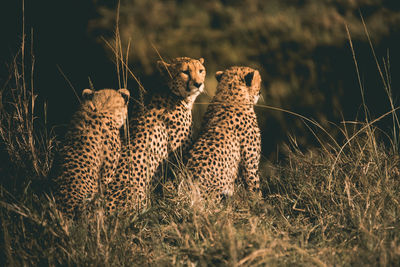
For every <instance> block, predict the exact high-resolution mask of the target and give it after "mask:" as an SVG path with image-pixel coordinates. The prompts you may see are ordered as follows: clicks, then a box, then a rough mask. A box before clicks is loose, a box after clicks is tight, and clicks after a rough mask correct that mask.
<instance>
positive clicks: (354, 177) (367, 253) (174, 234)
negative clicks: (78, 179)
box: [0, 44, 400, 266]
mask: <svg viewBox="0 0 400 267" xmlns="http://www.w3.org/2000/svg"><path fill="white" fill-rule="evenodd" d="M24 46H25V45H24V44H23V45H22V48H21V51H20V54H18V55H17V56H16V57H15V61H14V62H13V64H12V68H11V70H12V72H11V75H10V81H9V83H8V84H6V85H5V87H4V88H2V91H1V94H0V96H1V100H2V101H1V102H0V109H1V110H0V111H1V113H0V116H1V118H0V119H1V121H0V137H1V142H0V151H1V156H2V164H1V167H0V177H1V186H0V222H1V227H0V240H1V241H0V262H3V263H6V265H7V266H23V265H28V266H29V265H32V266H46V265H50V266H54V265H72V266H82V265H84V266H88V265H90V266H92V265H93V266H146V265H151V266H170V265H172V266H207V265H216V266H260V265H261V266H262V265H267V266H293V265H294V266H332V265H339V266H342V265H345V266H348V265H355V266H367V265H372V266H377V265H379V266H393V265H398V264H399V262H400V231H399V229H400V220H399V218H400V157H399V140H398V137H399V133H398V130H399V126H400V125H399V120H398V117H397V116H396V111H398V108H397V107H396V106H395V105H394V104H392V109H391V110H389V111H388V112H387V113H386V114H382V117H378V118H377V119H374V120H372V119H367V120H365V121H353V122H343V123H342V124H340V125H339V126H337V128H338V130H339V131H341V132H342V135H343V136H344V137H345V138H344V141H343V142H341V143H338V141H336V140H335V139H334V138H330V137H329V132H324V129H323V128H322V129H319V130H318V131H317V130H315V129H316V128H317V129H318V127H319V124H318V123H316V122H314V121H313V120H311V119H308V118H299V119H302V120H303V121H304V123H306V124H307V125H309V127H310V135H313V136H314V137H315V138H316V139H317V140H321V142H320V147H319V148H316V149H312V150H309V151H304V150H301V149H299V148H298V147H297V143H296V138H295V137H293V138H292V142H291V143H290V144H288V145H287V146H286V147H285V149H286V150H287V153H288V156H287V158H285V159H281V160H280V161H279V162H278V163H270V162H264V163H263V164H262V166H260V172H261V178H262V191H263V197H262V198H257V197H254V196H252V195H250V194H248V193H247V192H246V191H245V190H244V188H243V187H242V186H241V185H240V183H239V184H238V186H237V188H236V189H237V190H236V194H235V195H234V196H233V197H232V198H231V199H227V200H226V201H225V202H224V203H222V204H220V205H216V204H214V203H206V206H205V207H204V206H203V205H201V204H200V203H199V202H198V201H197V200H196V199H195V198H194V197H193V196H192V194H191V192H190V188H188V187H187V186H186V183H185V179H186V178H185V177H183V176H180V175H176V176H175V175H173V173H174V172H171V176H173V177H172V178H173V179H170V180H168V182H166V184H164V185H163V186H162V187H161V189H160V190H158V191H157V192H154V194H153V195H152V196H151V201H152V205H151V207H150V208H148V209H146V210H143V211H142V212H140V213H137V214H130V215H129V216H120V217H119V216H111V217H105V216H104V209H103V206H104V203H102V200H101V199H98V200H97V201H95V203H93V204H92V205H90V207H89V209H90V212H88V214H87V216H83V217H82V218H81V219H79V220H78V221H75V222H73V221H70V220H67V219H65V218H64V217H63V216H62V215H61V214H60V213H59V212H58V211H57V210H56V209H55V206H54V201H53V200H52V198H51V197H49V191H48V189H47V187H48V180H47V177H46V176H47V174H48V172H49V169H50V168H51V165H52V158H53V155H54V153H55V151H57V147H58V142H59V137H56V136H54V135H53V134H52V132H51V131H49V130H48V129H49V128H50V127H49V126H48V125H47V123H46V117H44V118H36V117H35V108H37V107H35V98H36V96H35V94H34V83H33V80H31V77H33V76H32V73H31V72H32V71H33V70H34V61H32V60H31V62H30V63H29V65H25V62H27V61H28V60H27V58H26V55H25V54H24V51H25V50H26V49H25V47H24ZM382 77H383V78H384V77H385V75H382ZM385 81H388V80H387V79H385V78H384V79H383V83H384V86H383V87H384V88H385V89H386V90H387V92H388V97H389V98H388V99H389V101H390V102H392V99H391V97H390V95H391V94H390V83H386V82H385ZM361 91H362V87H361ZM40 108H41V107H40ZM44 108H45V107H44ZM259 110H261V111H262V112H269V110H268V109H266V108H265V106H260V107H259ZM282 112H283V111H282ZM364 112H365V113H366V114H368V110H367V107H365V106H364ZM366 117H367V118H368V115H366ZM386 117H391V118H392V119H393V127H392V129H391V132H389V133H385V132H384V131H382V130H380V129H378V128H376V127H375V126H374V124H375V123H376V122H378V121H379V120H380V119H382V118H386ZM322 136H325V137H324V138H322ZM322 140H327V141H322ZM263 142H268V140H263Z"/></svg>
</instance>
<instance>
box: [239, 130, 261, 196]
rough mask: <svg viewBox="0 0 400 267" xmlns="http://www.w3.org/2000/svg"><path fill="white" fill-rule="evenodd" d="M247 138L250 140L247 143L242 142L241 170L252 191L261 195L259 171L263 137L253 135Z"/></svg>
mask: <svg viewBox="0 0 400 267" xmlns="http://www.w3.org/2000/svg"><path fill="white" fill-rule="evenodd" d="M246 139H248V140H247V142H245V144H242V153H241V154H242V155H241V158H242V160H241V172H242V176H243V180H244V181H245V183H246V185H247V188H248V190H249V191H250V192H255V193H257V194H259V195H261V191H260V177H259V173H258V166H259V163H260V157H261V140H260V139H261V138H260V137H259V136H253V137H250V138H246Z"/></svg>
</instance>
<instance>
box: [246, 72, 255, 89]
mask: <svg viewBox="0 0 400 267" xmlns="http://www.w3.org/2000/svg"><path fill="white" fill-rule="evenodd" d="M254 73H255V71H252V72H249V73H247V74H246V76H244V81H245V82H246V86H248V87H250V86H251V85H252V84H253V78H254Z"/></svg>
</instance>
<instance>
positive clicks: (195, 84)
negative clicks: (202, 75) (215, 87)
mask: <svg viewBox="0 0 400 267" xmlns="http://www.w3.org/2000/svg"><path fill="white" fill-rule="evenodd" d="M193 85H194V86H195V87H197V88H199V87H200V86H201V83H196V82H195V83H193Z"/></svg>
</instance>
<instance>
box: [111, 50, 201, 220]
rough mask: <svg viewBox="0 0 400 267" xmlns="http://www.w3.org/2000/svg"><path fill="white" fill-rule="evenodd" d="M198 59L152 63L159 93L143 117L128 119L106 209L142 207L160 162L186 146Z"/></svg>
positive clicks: (198, 86)
mask: <svg viewBox="0 0 400 267" xmlns="http://www.w3.org/2000/svg"><path fill="white" fill-rule="evenodd" d="M203 63H204V59H203V58H200V59H198V60H196V59H191V58H188V57H179V58H176V59H174V60H173V61H172V62H171V63H170V64H167V63H165V62H161V61H159V62H158V68H159V70H160V71H161V73H162V74H163V76H164V77H165V78H166V82H167V88H166V89H165V94H163V95H160V94H158V95H156V96H154V97H153V99H152V101H151V102H150V104H149V105H148V106H147V107H146V110H145V111H144V113H143V114H142V115H141V116H139V117H137V118H134V119H131V121H130V135H131V136H130V138H129V140H130V144H127V145H126V146H124V147H123V148H122V156H121V158H120V160H119V163H118V168H117V171H116V177H115V179H114V181H113V182H111V183H110V184H109V185H108V189H107V194H106V209H107V212H108V213H111V212H113V211H122V212H124V211H127V210H128V209H139V208H141V207H145V206H146V205H147V197H146V196H147V195H148V193H149V189H150V183H151V179H152V177H153V176H154V174H155V173H156V170H157V168H158V167H159V165H160V163H161V162H163V161H164V160H166V159H167V158H168V156H169V155H170V154H171V153H173V152H176V151H177V150H178V148H180V149H182V148H183V149H184V147H187V145H188V144H189V142H190V138H191V132H192V107H193V103H194V101H195V100H196V97H197V96H198V95H199V94H200V93H201V92H202V91H203V89H204V80H205V76H206V70H205V67H204V65H203Z"/></svg>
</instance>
